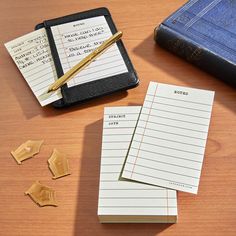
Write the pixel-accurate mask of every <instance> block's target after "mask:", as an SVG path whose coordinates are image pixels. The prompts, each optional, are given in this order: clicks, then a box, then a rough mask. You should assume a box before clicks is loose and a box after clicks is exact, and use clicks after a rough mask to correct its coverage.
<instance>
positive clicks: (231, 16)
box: [154, 0, 236, 86]
mask: <svg viewBox="0 0 236 236" xmlns="http://www.w3.org/2000/svg"><path fill="white" fill-rule="evenodd" d="M154 38H155V40H156V42H157V43H158V44H159V45H160V46H162V47H164V48H166V49H168V50H169V51H171V52H173V53H175V54H177V55H178V56H181V57H183V58H185V59H186V60H187V61H189V62H191V63H193V64H195V65H197V66H199V67H200V68H201V69H203V70H205V71H207V72H209V73H211V74H213V75H215V76H216V77H218V78H220V79H222V80H224V81H226V82H228V83H230V84H231V85H234V86H236V1H235V0H191V1H188V2H187V3H186V4H185V5H184V6H182V7H181V8H180V9H179V10H177V11H176V12H175V13H173V14H172V15H171V16H169V17H168V18H167V19H166V20H165V21H163V22H162V24H161V25H159V26H158V27H157V28H156V29H155V36H154Z"/></svg>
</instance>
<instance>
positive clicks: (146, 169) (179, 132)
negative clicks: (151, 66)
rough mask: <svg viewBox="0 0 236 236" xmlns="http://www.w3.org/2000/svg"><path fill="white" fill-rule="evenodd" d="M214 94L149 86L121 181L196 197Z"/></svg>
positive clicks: (195, 90) (203, 91) (174, 87)
mask: <svg viewBox="0 0 236 236" xmlns="http://www.w3.org/2000/svg"><path fill="white" fill-rule="evenodd" d="M213 99H214V92H212V91H206V90H200V89H193V88H187V87H180V86H174V85H167V84H161V83H155V82H151V83H150V85H149V87H148V91H147V95H146V97H145V101H144V105H143V108H142V111H141V115H140V118H139V121H138V124H137V128H136V130H135V134H134V137H133V140H132V144H131V147H130V150H129V153H128V157H127V160H126V163H125V166H124V170H123V173H122V177H124V178H128V179H131V180H136V181H141V182H145V183H149V184H153V185H158V186H162V187H166V188H171V189H176V190H180V191H185V192H190V193H195V194H196V193H197V191H198V185H199V180H200V174H201V168H202V162H203V157H204V152H205V145H206V140H207V134H208V128H209V123H210V117H211V110H212V104H213Z"/></svg>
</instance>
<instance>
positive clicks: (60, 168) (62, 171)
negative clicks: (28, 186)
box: [48, 149, 70, 179]
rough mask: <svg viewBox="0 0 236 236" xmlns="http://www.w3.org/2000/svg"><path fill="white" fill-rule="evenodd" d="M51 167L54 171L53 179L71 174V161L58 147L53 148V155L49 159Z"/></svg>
mask: <svg viewBox="0 0 236 236" xmlns="http://www.w3.org/2000/svg"><path fill="white" fill-rule="evenodd" d="M48 164H49V169H50V170H51V172H52V173H53V175H54V176H53V179H57V178H61V177H63V176H66V175H70V171H69V163H68V159H67V158H66V155H65V154H63V153H61V152H59V151H58V150H57V149H54V150H53V153H52V155H51V157H50V158H49V159H48Z"/></svg>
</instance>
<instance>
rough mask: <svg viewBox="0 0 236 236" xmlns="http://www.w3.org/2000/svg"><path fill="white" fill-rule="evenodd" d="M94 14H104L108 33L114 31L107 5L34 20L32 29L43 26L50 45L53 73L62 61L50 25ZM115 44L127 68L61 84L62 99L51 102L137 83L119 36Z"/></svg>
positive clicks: (66, 102) (83, 98)
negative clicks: (50, 18) (79, 82)
mask: <svg viewBox="0 0 236 236" xmlns="http://www.w3.org/2000/svg"><path fill="white" fill-rule="evenodd" d="M96 16H104V17H105V19H106V21H107V23H108V25H109V27H110V30H111V32H112V34H114V33H116V32H117V29H116V26H115V24H114V22H113V20H112V17H111V14H110V12H109V10H108V9H107V8H104V7H103V8H97V9H93V10H89V11H84V12H80V13H76V14H72V15H68V16H63V17H59V18H55V19H52V20H46V21H44V22H43V23H41V24H38V25H37V26H36V27H35V29H39V28H42V27H45V29H46V32H47V36H48V40H49V45H50V48H51V53H52V57H53V60H54V63H55V67H56V72H57V76H58V77H61V76H62V75H63V74H64V73H63V69H62V65H61V62H60V59H59V55H58V52H57V49H56V45H55V42H54V38H53V35H52V31H51V27H52V26H55V25H60V24H64V23H68V22H73V21H77V20H82V19H88V18H91V17H96ZM117 46H118V48H119V50H120V53H121V55H122V57H123V60H124V62H125V64H126V66H127V69H128V72H126V73H122V74H118V75H115V76H111V77H107V78H103V79H99V80H95V81H91V82H88V83H84V84H81V85H77V86H73V87H68V86H67V84H65V85H63V86H62V87H61V93H62V99H60V100H57V101H55V102H53V106H54V107H58V108H60V107H65V106H70V105H72V104H76V103H80V102H84V101H87V100H90V99H93V98H97V97H101V96H104V95H108V94H111V93H114V92H117V91H121V90H127V89H131V88H133V87H135V86H137V85H138V83H139V80H138V77H137V74H136V71H135V70H134V67H133V65H132V63H131V61H130V59H129V56H128V54H127V52H126V49H125V47H124V44H123V42H122V41H121V40H119V41H118V42H117Z"/></svg>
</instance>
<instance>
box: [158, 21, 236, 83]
mask: <svg viewBox="0 0 236 236" xmlns="http://www.w3.org/2000/svg"><path fill="white" fill-rule="evenodd" d="M154 39H155V41H156V42H157V44H159V45H160V46H161V47H163V48H165V49H167V50H168V51H170V52H172V53H174V54H176V55H178V56H179V57H182V58H184V59H185V60H187V61H188V62H190V63H192V64H194V65H196V66H198V67H199V68H201V69H203V70H205V71H207V72H208V73H210V74H212V75H214V76H216V77H218V78H220V79H222V80H223V81H225V82H227V83H229V84H230V85H233V86H235V87H236V65H235V64H234V63H232V62H230V61H227V60H226V59H224V58H222V57H219V56H218V55H216V54H215V53H213V52H211V51H209V50H207V49H206V48H203V47H201V46H200V45H199V44H198V43H196V42H195V41H193V40H191V39H190V38H188V37H186V36H184V35H182V34H180V33H178V32H176V31H174V30H172V29H170V28H169V27H167V26H165V25H163V24H161V25H160V26H159V27H157V28H156V29H155V31H154Z"/></svg>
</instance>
